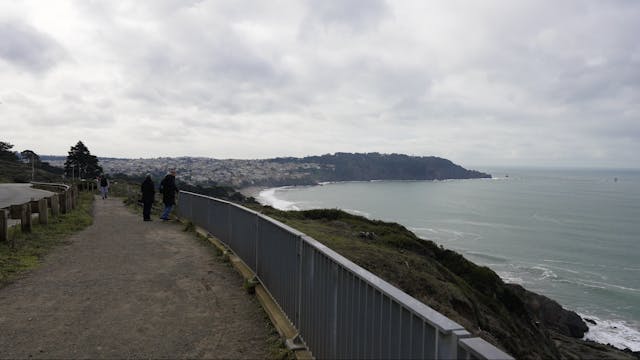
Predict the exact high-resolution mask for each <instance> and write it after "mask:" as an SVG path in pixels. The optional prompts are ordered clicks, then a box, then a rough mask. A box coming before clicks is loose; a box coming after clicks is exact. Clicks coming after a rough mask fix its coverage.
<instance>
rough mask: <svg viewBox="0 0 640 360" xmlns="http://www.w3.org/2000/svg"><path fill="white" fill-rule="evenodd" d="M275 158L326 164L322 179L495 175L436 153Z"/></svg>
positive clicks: (350, 179) (322, 170)
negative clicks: (466, 167)
mask: <svg viewBox="0 0 640 360" xmlns="http://www.w3.org/2000/svg"><path fill="white" fill-rule="evenodd" d="M273 161H274V162H297V163H313V164H320V165H324V166H322V167H321V168H320V170H319V171H318V173H317V174H316V176H315V177H316V180H318V181H358V180H445V179H476V178H490V177H491V175H489V174H485V173H482V172H479V171H475V170H467V169H465V168H463V167H462V166H459V165H456V164H454V163H453V162H451V161H450V160H447V159H443V158H439V157H435V156H409V155H402V154H380V153H366V154H358V153H356V154H352V153H335V154H333V155H331V154H327V155H322V156H307V157H304V158H301V159H296V158H277V159H273Z"/></svg>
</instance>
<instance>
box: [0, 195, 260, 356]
mask: <svg viewBox="0 0 640 360" xmlns="http://www.w3.org/2000/svg"><path fill="white" fill-rule="evenodd" d="M71 240H72V243H71V244H70V245H68V246H64V247H60V248H58V249H56V250H55V251H54V252H53V253H51V254H50V255H48V256H47V258H46V259H45V262H44V264H43V265H41V266H40V267H39V268H38V269H36V270H34V271H32V272H31V273H30V274H28V275H27V276H26V277H24V278H22V279H20V280H18V281H16V282H14V283H13V284H10V285H8V286H6V287H4V288H2V289H0V329H1V330H0V358H31V357H34V358H125V357H126V358H132V357H135V358H234V359H235V358H251V359H256V358H264V357H265V356H266V346H267V345H266V337H267V325H266V323H265V320H264V317H263V314H264V313H263V312H262V309H261V308H260V307H259V304H258V303H257V302H256V301H255V299H254V298H253V297H251V296H250V295H247V294H246V293H245V291H244V290H243V289H242V278H241V277H240V275H238V274H237V273H236V272H235V271H234V270H233V269H232V268H231V267H230V266H228V265H227V264H226V263H223V262H221V261H220V260H219V259H218V258H216V257H215V254H214V253H213V250H212V248H211V247H210V246H208V245H206V244H203V243H201V242H200V241H199V240H197V239H196V238H194V236H193V235H192V234H190V233H185V232H183V231H182V226H181V225H180V224H176V223H162V222H160V221H153V222H143V221H142V216H138V215H134V214H132V213H131V212H130V211H129V210H127V209H125V208H124V207H123V205H122V202H121V201H120V200H117V199H107V200H101V199H96V205H95V221H94V224H93V225H91V226H90V227H89V228H87V229H85V230H83V231H81V232H80V233H78V234H76V235H74V236H73V237H72V238H71Z"/></svg>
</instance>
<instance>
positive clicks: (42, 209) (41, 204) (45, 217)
mask: <svg viewBox="0 0 640 360" xmlns="http://www.w3.org/2000/svg"><path fill="white" fill-rule="evenodd" d="M38 222H39V223H40V224H42V225H47V224H48V223H49V209H48V208H47V199H46V198H42V199H40V200H38Z"/></svg>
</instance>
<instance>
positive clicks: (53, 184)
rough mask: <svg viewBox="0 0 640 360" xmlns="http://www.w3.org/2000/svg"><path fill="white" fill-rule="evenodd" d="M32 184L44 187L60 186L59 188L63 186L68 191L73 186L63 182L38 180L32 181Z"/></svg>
mask: <svg viewBox="0 0 640 360" xmlns="http://www.w3.org/2000/svg"><path fill="white" fill-rule="evenodd" d="M30 184H31V185H36V186H43V187H58V188H62V191H67V190H69V188H70V187H71V186H69V185H67V184H63V183H45V182H37V181H32V182H31V183H30Z"/></svg>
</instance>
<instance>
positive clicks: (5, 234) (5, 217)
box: [0, 209, 9, 242]
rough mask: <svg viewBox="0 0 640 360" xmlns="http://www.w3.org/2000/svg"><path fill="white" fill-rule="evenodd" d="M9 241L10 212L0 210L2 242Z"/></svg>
mask: <svg viewBox="0 0 640 360" xmlns="http://www.w3.org/2000/svg"><path fill="white" fill-rule="evenodd" d="M3 241H7V242H8V241H9V211H8V210H5V209H0V242H3Z"/></svg>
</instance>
